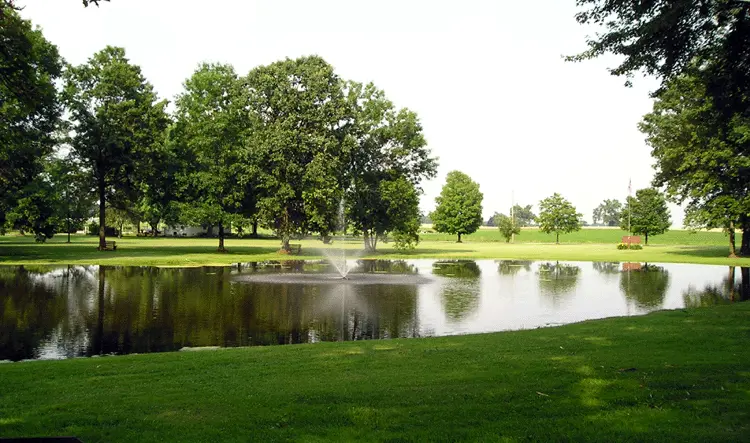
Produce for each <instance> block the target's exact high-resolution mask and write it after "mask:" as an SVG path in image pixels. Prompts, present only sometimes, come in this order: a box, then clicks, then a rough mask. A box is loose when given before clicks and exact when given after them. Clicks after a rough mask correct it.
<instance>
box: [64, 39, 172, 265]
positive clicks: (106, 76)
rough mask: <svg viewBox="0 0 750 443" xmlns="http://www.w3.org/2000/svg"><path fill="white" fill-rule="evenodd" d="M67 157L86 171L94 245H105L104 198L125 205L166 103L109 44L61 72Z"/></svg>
mask: <svg viewBox="0 0 750 443" xmlns="http://www.w3.org/2000/svg"><path fill="white" fill-rule="evenodd" d="M65 77H66V85H65V91H64V97H65V101H66V104H67V106H68V108H69V110H70V114H71V119H72V122H71V123H72V129H73V136H72V138H71V143H70V144H71V156H72V158H73V159H75V160H76V161H77V162H78V163H79V164H80V165H81V167H82V168H84V169H85V170H86V171H87V172H88V177H89V179H90V180H91V183H92V185H93V187H94V188H95V189H96V192H97V197H98V199H99V249H101V250H103V249H105V241H106V240H105V226H106V214H105V209H106V207H107V202H110V204H112V205H114V206H120V207H125V206H126V205H127V202H129V201H133V200H134V196H135V194H136V190H137V186H136V185H137V175H136V171H137V169H138V165H139V163H140V162H141V161H142V159H143V158H145V157H146V156H147V155H148V154H149V153H150V151H151V150H152V146H153V145H154V144H155V143H159V142H160V140H161V139H162V138H163V136H164V131H165V129H166V126H167V124H168V121H169V120H168V118H167V115H166V113H165V107H166V102H165V101H158V98H157V96H156V93H155V92H154V90H153V87H152V86H151V84H150V83H148V82H147V81H146V79H145V78H144V77H143V75H142V74H141V70H140V68H139V67H138V66H135V65H133V64H131V63H130V62H129V61H128V59H127V58H126V57H125V50H124V49H122V48H115V47H111V46H108V47H107V48H105V49H104V50H102V51H100V52H97V53H96V54H94V56H93V57H91V58H90V59H89V61H88V62H87V63H85V64H82V65H80V66H75V67H70V68H69V69H68V71H67V72H66V76H65Z"/></svg>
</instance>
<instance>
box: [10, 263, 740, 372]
mask: <svg viewBox="0 0 750 443" xmlns="http://www.w3.org/2000/svg"><path fill="white" fill-rule="evenodd" d="M349 266H351V267H352V268H354V269H353V270H352V274H351V277H352V278H351V279H350V280H347V281H342V280H340V279H333V278H332V277H331V274H329V272H331V271H332V268H330V267H329V266H328V265H327V264H325V263H322V262H309V261H308V262H301V261H288V262H264V263H242V264H236V265H234V266H227V267H202V268H155V267H111V266H52V267H41V266H3V267H0V360H10V361H19V360H27V359H61V358H72V357H79V356H94V355H104V354H129V353H147V352H165V351H177V350H180V349H183V348H197V347H209V346H223V347H230V346H257V345H275V344H290V343H312V342H320V341H340V340H367V339H386V338H394V337H402V338H409V337H427V336H443V335H455V334H466V333H480V332H492V331H503V330H515V329H527V328H537V327H545V326H555V325H560V324H565V323H571V322H577V321H581V320H586V319H594V318H604V317H611V316H623V315H641V314H645V313H647V312H650V311H654V310H658V309H678V308H683V307H696V306H708V305H714V304H721V303H732V302H736V301H741V300H746V299H748V298H750V268H735V267H726V266H708V265H685V264H650V263H648V264H647V263H589V262H585V263H579V262H530V261H518V260H498V261H492V260H479V261H445V260H439V261H438V260H407V261H386V260H359V261H351V262H350V265H349Z"/></svg>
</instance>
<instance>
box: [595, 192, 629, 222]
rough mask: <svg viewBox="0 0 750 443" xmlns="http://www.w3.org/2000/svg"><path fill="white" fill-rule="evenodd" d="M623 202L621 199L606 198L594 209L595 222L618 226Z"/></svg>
mask: <svg viewBox="0 0 750 443" xmlns="http://www.w3.org/2000/svg"><path fill="white" fill-rule="evenodd" d="M621 211H622V203H620V201H619V200H616V199H613V200H609V199H607V200H604V201H603V202H601V203H600V204H599V206H597V207H596V209H594V216H593V221H594V224H597V223H603V224H604V225H606V226H617V225H618V224H619V223H620V212H621Z"/></svg>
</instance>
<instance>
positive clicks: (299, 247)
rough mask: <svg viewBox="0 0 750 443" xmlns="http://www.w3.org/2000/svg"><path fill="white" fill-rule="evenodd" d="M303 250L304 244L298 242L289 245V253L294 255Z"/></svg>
mask: <svg viewBox="0 0 750 443" xmlns="http://www.w3.org/2000/svg"><path fill="white" fill-rule="evenodd" d="M301 251H302V245H301V244H299V243H297V244H290V245H289V253H290V254H294V255H299V253H300V252H301Z"/></svg>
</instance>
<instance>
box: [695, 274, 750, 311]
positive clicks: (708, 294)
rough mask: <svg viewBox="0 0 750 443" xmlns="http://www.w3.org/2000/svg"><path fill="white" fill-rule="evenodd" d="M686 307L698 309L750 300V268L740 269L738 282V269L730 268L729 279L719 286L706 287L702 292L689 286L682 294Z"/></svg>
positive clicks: (725, 279) (726, 278)
mask: <svg viewBox="0 0 750 443" xmlns="http://www.w3.org/2000/svg"><path fill="white" fill-rule="evenodd" d="M682 299H683V301H684V302H685V307H688V308H697V307H704V306H714V305H720V304H728V303H734V302H739V301H746V300H750V268H747V267H744V268H740V275H739V281H737V275H736V268H735V267H734V266H729V271H728V273H727V277H725V278H724V279H722V282H721V283H720V284H718V285H706V286H704V287H703V289H701V290H697V289H696V288H694V287H692V286H689V287H688V288H687V289H686V290H685V291H683V293H682Z"/></svg>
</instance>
